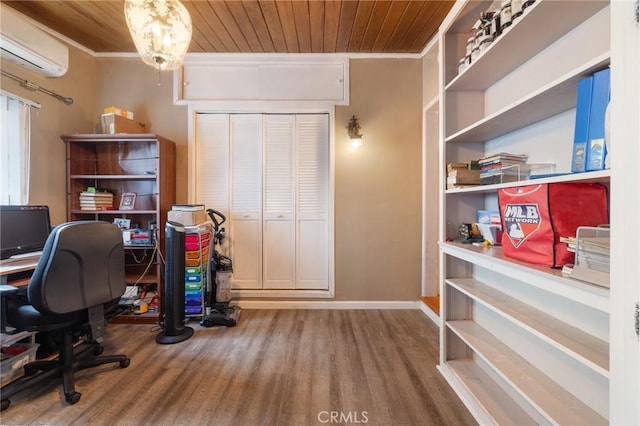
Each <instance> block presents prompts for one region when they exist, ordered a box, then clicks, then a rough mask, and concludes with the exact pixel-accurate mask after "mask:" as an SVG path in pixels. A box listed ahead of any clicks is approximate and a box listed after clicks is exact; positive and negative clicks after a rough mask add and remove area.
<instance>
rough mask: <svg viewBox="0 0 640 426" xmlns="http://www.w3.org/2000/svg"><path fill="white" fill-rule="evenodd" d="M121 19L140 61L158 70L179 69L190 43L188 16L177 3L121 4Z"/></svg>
mask: <svg viewBox="0 0 640 426" xmlns="http://www.w3.org/2000/svg"><path fill="white" fill-rule="evenodd" d="M124 15H125V18H126V20H127V26H128V27H129V32H130V33H131V37H132V38H133V42H134V43H135V45H136V50H137V51H138V54H139V55H140V57H141V58H142V61H143V62H144V63H145V64H147V65H151V66H152V67H154V68H157V69H158V71H162V70H175V69H177V68H179V67H180V65H181V64H182V60H183V59H184V55H185V54H186V53H187V49H188V48H189V43H190V42H191V16H189V12H188V11H187V9H186V8H185V7H184V5H183V4H182V3H180V2H179V1H178V0H125V2H124Z"/></svg>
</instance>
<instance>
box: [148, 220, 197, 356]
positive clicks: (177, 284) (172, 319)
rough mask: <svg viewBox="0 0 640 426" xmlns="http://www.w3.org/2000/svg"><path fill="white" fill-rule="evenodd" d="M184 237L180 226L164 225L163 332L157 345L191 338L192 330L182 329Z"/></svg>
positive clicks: (183, 230)
mask: <svg viewBox="0 0 640 426" xmlns="http://www.w3.org/2000/svg"><path fill="white" fill-rule="evenodd" d="M184 235H185V229H184V226H182V224H180V223H176V222H167V224H166V226H165V242H166V244H165V248H166V265H165V274H164V295H165V303H164V311H165V313H164V331H162V332H160V333H158V335H157V336H156V342H158V343H161V344H171V343H178V342H182V341H184V340H187V339H188V338H189V337H191V336H193V328H191V327H186V326H185V310H184V304H185V296H184Z"/></svg>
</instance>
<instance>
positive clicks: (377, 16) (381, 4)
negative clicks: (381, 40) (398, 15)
mask: <svg viewBox="0 0 640 426" xmlns="http://www.w3.org/2000/svg"><path fill="white" fill-rule="evenodd" d="M389 7H391V2H390V1H377V2H375V8H374V9H373V12H372V13H371V17H370V18H369V23H368V31H367V33H366V34H365V36H364V39H363V40H362V44H361V45H360V47H359V48H358V49H356V50H355V51H356V52H373V46H374V44H375V42H376V39H377V38H378V33H379V32H380V30H381V29H382V26H383V25H384V20H385V18H386V17H387V13H389Z"/></svg>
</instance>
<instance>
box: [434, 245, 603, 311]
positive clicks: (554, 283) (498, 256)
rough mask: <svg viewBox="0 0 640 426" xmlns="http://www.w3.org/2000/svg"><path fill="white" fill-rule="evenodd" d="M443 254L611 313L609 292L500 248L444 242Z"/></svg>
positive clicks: (441, 247)
mask: <svg viewBox="0 0 640 426" xmlns="http://www.w3.org/2000/svg"><path fill="white" fill-rule="evenodd" d="M440 249H441V250H442V252H443V253H445V254H447V255H450V256H454V257H456V258H458V259H462V260H464V261H467V262H470V263H472V264H476V265H478V266H481V267H484V268H486V269H489V270H491V271H494V272H496V273H499V274H502V275H506V276H508V277H513V278H514V279H517V280H519V281H523V282H525V283H527V284H529V285H531V286H534V287H537V288H540V289H542V290H545V291H547V292H549V293H552V294H555V295H558V296H561V297H565V298H567V299H570V300H573V301H575V302H576V303H581V304H583V305H585V306H589V307H591V308H593V309H596V310H598V311H601V312H605V313H609V289H608V288H605V287H599V286H597V285H593V284H589V283H586V282H582V281H577V280H572V279H571V278H565V277H563V276H562V274H561V272H560V270H558V269H552V268H549V267H546V266H540V265H535V264H533V263H527V262H522V261H519V260H516V259H511V258H509V257H505V256H504V255H503V253H502V248H500V247H485V246H483V247H476V246H474V245H471V244H460V243H453V242H445V243H443V242H440Z"/></svg>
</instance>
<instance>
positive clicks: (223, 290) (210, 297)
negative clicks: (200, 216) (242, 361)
mask: <svg viewBox="0 0 640 426" xmlns="http://www.w3.org/2000/svg"><path fill="white" fill-rule="evenodd" d="M207 214H208V215H209V217H210V218H211V221H212V222H213V254H212V256H211V261H210V262H209V277H210V278H209V280H208V283H207V289H206V292H205V315H203V316H202V320H201V321H200V325H201V326H203V327H214V326H220V325H221V326H226V327H234V326H236V325H237V324H238V320H239V319H240V314H241V313H242V308H240V306H237V305H231V275H232V273H233V264H232V262H231V259H230V258H229V257H227V256H225V255H223V254H221V253H220V252H218V250H217V248H216V247H217V246H220V245H221V244H222V242H223V241H224V238H225V229H224V228H222V227H221V225H222V224H223V223H224V222H225V221H226V220H227V218H226V217H225V215H224V214H222V213H221V212H219V211H217V210H214V209H207Z"/></svg>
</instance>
